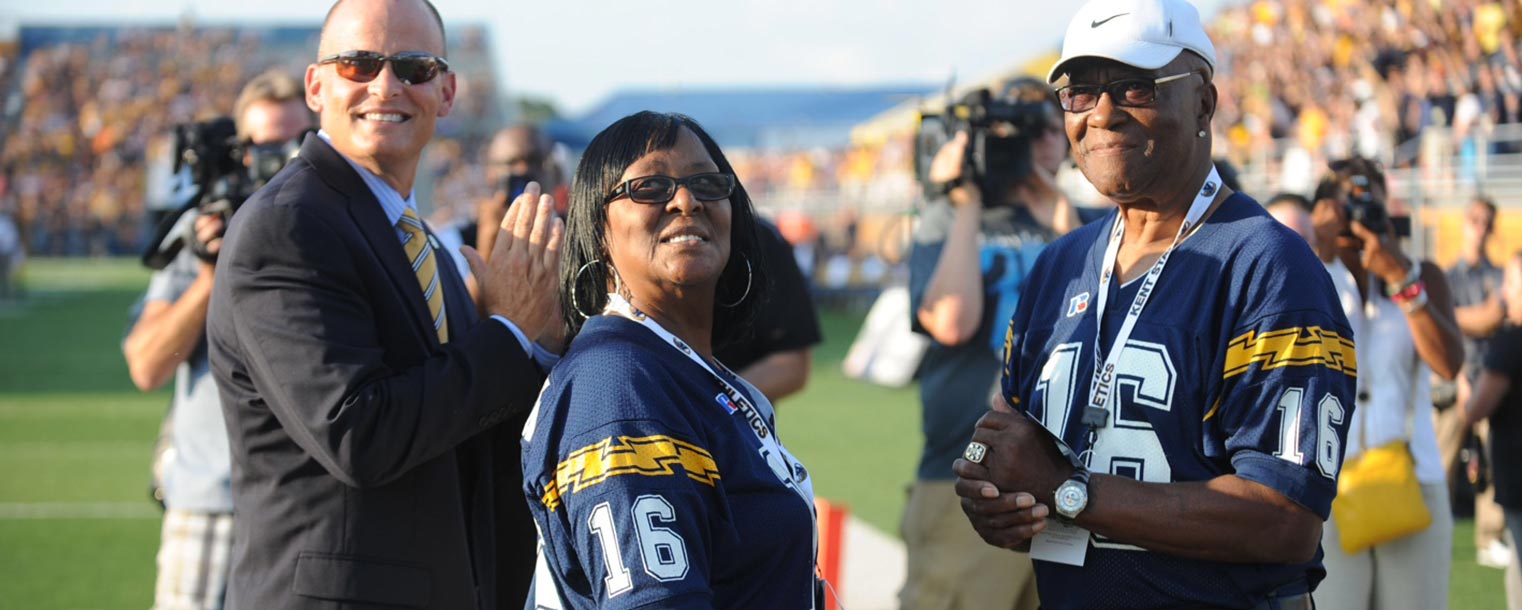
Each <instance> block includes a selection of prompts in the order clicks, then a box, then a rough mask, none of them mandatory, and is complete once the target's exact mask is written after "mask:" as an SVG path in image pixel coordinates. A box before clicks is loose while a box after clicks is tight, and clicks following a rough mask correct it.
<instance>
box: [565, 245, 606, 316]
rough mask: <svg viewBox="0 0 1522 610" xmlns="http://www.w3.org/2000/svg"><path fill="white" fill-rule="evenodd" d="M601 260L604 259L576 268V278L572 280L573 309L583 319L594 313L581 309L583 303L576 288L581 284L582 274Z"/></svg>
mask: <svg viewBox="0 0 1522 610" xmlns="http://www.w3.org/2000/svg"><path fill="white" fill-rule="evenodd" d="M601 262H602V259H600V258H599V259H596V260H592V261H588V262H587V264H585V265H582V266H581V268H580V269H577V270H576V278H575V279H574V280H573V281H572V282H571V309H574V310H576V313H577V315H580V316H581V319H583V320H585V319H587V318H590V317H592V315H593V314H588V313H587V312H585V311H582V310H581V303H579V302H578V301H577V299H576V292H577V290H576V288H577V287H578V286H580V285H581V274H582V273H584V272H586V270H587V269H588V268H589V267H591V266H592V265H596V264H599V263H601Z"/></svg>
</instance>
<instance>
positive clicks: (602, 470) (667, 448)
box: [540, 435, 719, 512]
mask: <svg viewBox="0 0 1522 610" xmlns="http://www.w3.org/2000/svg"><path fill="white" fill-rule="evenodd" d="M674 464H679V465H681V467H682V470H683V471H685V472H686V473H687V478H689V479H692V480H694V481H697V482H699V483H704V484H706V485H708V486H709V487H713V486H714V481H717V480H718V479H719V465H718V464H717V463H715V462H714V461H713V454H712V453H709V452H708V450H706V449H703V448H702V447H698V446H697V445H693V444H691V443H687V442H683V441H679V440H677V439H674V438H671V437H669V436H665V435H655V436H642V437H637V438H636V437H628V436H619V437H618V438H617V440H616V441H615V440H614V438H613V437H608V438H605V439H603V440H601V441H599V442H597V443H595V444H592V445H588V446H586V447H583V448H581V449H577V450H576V451H573V452H571V455H569V456H567V457H566V459H565V460H564V461H562V462H560V464H559V465H558V466H556V467H555V480H554V481H551V482H550V484H549V485H548V486H547V487H546V488H545V490H544V495H543V496H541V497H540V501H541V502H543V503H544V507H545V508H547V509H549V510H550V511H551V512H554V510H555V509H556V508H559V507H560V501H561V494H563V493H565V492H566V490H570V493H573V494H574V493H579V492H581V490H583V489H586V488H588V487H592V486H595V485H598V484H600V483H602V482H604V481H607V480H608V479H610V478H612V477H616V476H619V475H625V474H638V475H643V476H647V477H660V476H669V475H674V474H676V472H675V471H673V470H672V469H671V467H672V465H674Z"/></svg>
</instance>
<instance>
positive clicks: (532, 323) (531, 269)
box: [460, 182, 565, 351]
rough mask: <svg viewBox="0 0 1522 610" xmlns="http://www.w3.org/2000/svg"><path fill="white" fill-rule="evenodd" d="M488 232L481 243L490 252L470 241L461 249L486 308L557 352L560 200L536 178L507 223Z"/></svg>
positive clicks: (505, 219)
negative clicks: (557, 206) (557, 203)
mask: <svg viewBox="0 0 1522 610" xmlns="http://www.w3.org/2000/svg"><path fill="white" fill-rule="evenodd" d="M482 221H483V222H489V221H490V219H486V218H482ZM484 233H485V234H486V236H487V238H486V239H482V240H479V242H480V243H478V245H479V246H480V248H481V251H485V252H486V253H487V256H485V257H482V255H481V252H480V251H477V250H476V249H475V248H471V247H470V246H464V247H462V248H461V249H460V252H461V253H462V254H464V255H465V261H466V262H467V263H469V264H470V272H471V274H473V275H475V277H476V282H477V284H478V286H479V288H480V295H479V307H480V309H481V313H482V314H483V315H485V316H492V315H500V316H502V317H505V318H507V319H508V320H511V321H512V323H513V324H514V325H517V327H518V329H519V330H521V331H523V334H524V335H525V336H528V337H530V338H532V339H534V341H535V342H537V343H539V344H540V345H544V346H546V347H548V348H551V349H552V351H556V350H555V348H557V347H558V346H559V343H560V340H559V337H560V334H561V333H560V326H561V325H560V324H558V323H557V320H558V319H559V313H560V298H559V294H560V290H559V281H560V244H561V241H562V239H563V238H564V235H565V223H563V222H562V221H561V220H560V218H558V217H556V216H555V199H554V198H553V197H551V196H549V195H544V194H541V193H540V187H539V183H537V182H530V183H529V184H528V187H527V188H525V189H524V191H523V194H522V195H519V196H518V198H517V199H515V200H513V203H512V206H510V207H509V208H508V209H507V214H506V215H505V216H503V218H502V224H501V228H500V229H499V230H497V231H496V232H495V234H493V233H492V232H490V231H487V232H484Z"/></svg>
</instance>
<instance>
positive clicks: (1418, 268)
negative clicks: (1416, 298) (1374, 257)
mask: <svg viewBox="0 0 1522 610" xmlns="http://www.w3.org/2000/svg"><path fill="white" fill-rule="evenodd" d="M1421 279H1422V262H1421V261H1419V260H1414V261H1411V269H1410V270H1409V271H1407V272H1406V279H1405V281H1402V282H1401V283H1400V285H1399V286H1396V285H1393V284H1386V285H1385V296H1387V297H1390V299H1391V300H1394V299H1395V296H1396V295H1398V294H1401V293H1404V292H1406V291H1409V290H1411V287H1412V286H1415V285H1416V284H1417V282H1419V281H1421ZM1397 302H1399V301H1397Z"/></svg>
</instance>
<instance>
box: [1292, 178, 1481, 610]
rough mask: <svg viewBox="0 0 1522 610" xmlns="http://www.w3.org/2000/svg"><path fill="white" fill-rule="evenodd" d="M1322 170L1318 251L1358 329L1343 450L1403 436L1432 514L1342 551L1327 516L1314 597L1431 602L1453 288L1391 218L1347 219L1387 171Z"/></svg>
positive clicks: (1454, 350) (1429, 607) (1438, 570)
mask: <svg viewBox="0 0 1522 610" xmlns="http://www.w3.org/2000/svg"><path fill="white" fill-rule="evenodd" d="M1330 168H1331V170H1330V171H1329V172H1328V173H1327V174H1325V175H1324V176H1323V177H1322V179H1321V182H1320V184H1319V185H1318V186H1317V187H1316V195H1315V199H1316V208H1315V212H1314V214H1313V217H1314V220H1315V226H1316V241H1317V244H1318V246H1319V252H1318V254H1319V255H1320V257H1321V260H1322V261H1323V262H1324V263H1325V264H1326V268H1327V271H1328V272H1329V273H1330V274H1331V276H1332V283H1333V285H1334V286H1336V289H1337V294H1338V296H1339V298H1340V299H1341V300H1342V308H1343V312H1344V313H1345V314H1347V317H1348V321H1349V323H1350V324H1351V325H1352V326H1353V333H1354V336H1355V337H1357V338H1358V346H1357V350H1358V352H1357V355H1358V399H1357V404H1356V405H1355V406H1354V408H1353V417H1352V422H1351V426H1350V428H1349V430H1348V443H1347V452H1346V457H1345V460H1352V459H1354V458H1356V457H1358V456H1359V455H1361V454H1362V453H1363V452H1364V451H1365V450H1368V449H1372V448H1375V447H1380V446H1383V445H1385V444H1387V443H1390V442H1392V441H1400V440H1402V439H1404V440H1405V442H1406V444H1407V446H1408V447H1409V449H1410V451H1411V453H1412V455H1413V457H1414V458H1415V461H1416V477H1417V480H1418V481H1419V482H1420V483H1421V485H1422V500H1423V502H1424V503H1425V504H1426V506H1427V510H1428V511H1429V512H1430V513H1431V514H1432V524H1431V525H1430V526H1428V527H1427V529H1426V530H1424V531H1422V532H1419V533H1417V534H1413V535H1411V536H1408V537H1405V538H1402V539H1400V540H1395V541H1391V542H1386V543H1384V544H1380V545H1376V546H1374V547H1373V548H1370V549H1367V550H1364V551H1361V552H1359V553H1357V554H1352V555H1350V554H1348V553H1346V552H1344V551H1343V549H1342V545H1341V544H1340V542H1339V538H1338V531H1339V525H1340V524H1339V523H1337V520H1336V519H1335V518H1329V519H1328V520H1327V523H1326V527H1325V529H1324V531H1323V537H1322V544H1321V546H1322V548H1323V549H1324V550H1325V552H1326V558H1325V563H1326V571H1327V578H1326V581H1325V582H1323V583H1322V585H1321V589H1320V590H1318V591H1317V592H1316V599H1317V601H1318V602H1320V604H1321V605H1323V606H1325V607H1327V608H1373V609H1374V610H1382V609H1390V608H1411V609H1413V610H1415V609H1421V610H1440V609H1441V608H1445V607H1447V604H1448V575H1449V571H1450V568H1451V562H1452V552H1451V549H1452V544H1453V513H1452V511H1451V510H1450V509H1449V503H1448V486H1447V484H1446V479H1445V476H1444V473H1443V469H1442V460H1441V458H1440V456H1439V455H1438V448H1437V437H1436V435H1435V434H1434V433H1433V428H1432V421H1433V419H1432V400H1431V391H1430V377H1431V374H1432V373H1436V374H1437V375H1438V376H1440V377H1442V378H1444V379H1453V377H1454V376H1455V375H1457V374H1458V372H1459V367H1460V365H1461V364H1462V362H1463V358H1464V352H1463V343H1462V342H1461V338H1460V333H1459V329H1458V324H1457V323H1456V322H1455V321H1454V319H1453V297H1452V294H1451V293H1450V292H1449V288H1448V281H1447V279H1445V278H1444V277H1443V273H1442V270H1440V269H1438V267H1437V266H1436V265H1434V264H1432V263H1430V262H1426V261H1422V260H1420V259H1417V258H1412V257H1410V256H1407V255H1406V254H1404V253H1403V252H1401V251H1400V247H1399V241H1398V240H1397V238H1396V235H1395V231H1394V228H1393V225H1392V224H1390V223H1388V222H1387V221H1386V222H1384V223H1382V224H1383V226H1372V227H1370V226H1365V225H1364V224H1363V223H1362V222H1358V221H1356V220H1353V219H1351V218H1350V215H1351V214H1352V212H1350V211H1349V208H1350V206H1351V205H1355V204H1350V203H1349V202H1350V201H1361V202H1363V203H1358V204H1356V205H1363V206H1370V205H1372V206H1380V207H1382V206H1384V204H1385V202H1386V195H1387V191H1386V185H1385V177H1384V172H1383V171H1382V170H1381V169H1380V168H1379V167H1378V166H1377V165H1376V164H1374V163H1373V162H1371V161H1368V160H1366V159H1363V158H1359V157H1354V158H1351V159H1346V160H1342V161H1338V162H1335V163H1333V164H1331V166H1330Z"/></svg>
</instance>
